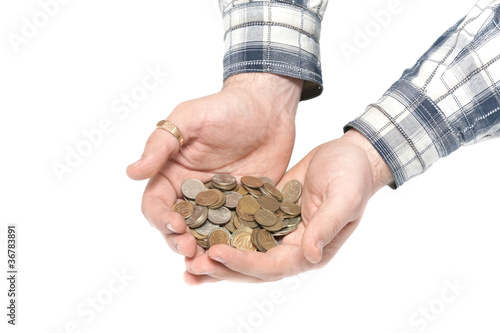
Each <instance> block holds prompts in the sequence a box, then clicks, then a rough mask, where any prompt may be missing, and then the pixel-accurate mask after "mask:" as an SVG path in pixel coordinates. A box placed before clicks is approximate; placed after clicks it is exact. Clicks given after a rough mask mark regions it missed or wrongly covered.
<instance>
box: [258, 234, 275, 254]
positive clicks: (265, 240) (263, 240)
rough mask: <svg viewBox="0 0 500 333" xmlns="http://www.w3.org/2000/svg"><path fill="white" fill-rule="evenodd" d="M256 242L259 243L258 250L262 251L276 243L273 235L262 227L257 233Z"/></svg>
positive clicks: (267, 249)
mask: <svg viewBox="0 0 500 333" xmlns="http://www.w3.org/2000/svg"><path fill="white" fill-rule="evenodd" d="M257 243H258V244H259V245H260V246H259V247H260V249H259V250H263V251H262V252H267V251H269V250H270V249H272V248H273V247H275V246H276V245H277V244H276V240H275V239H274V237H273V235H272V234H271V233H270V232H269V231H267V230H264V229H262V230H259V232H258V233H257Z"/></svg>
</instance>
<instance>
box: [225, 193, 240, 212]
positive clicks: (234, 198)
mask: <svg viewBox="0 0 500 333" xmlns="http://www.w3.org/2000/svg"><path fill="white" fill-rule="evenodd" d="M224 194H225V195H226V203H225V204H224V206H226V207H227V208H231V209H235V208H236V206H238V202H239V201H240V199H241V198H243V196H242V195H241V194H239V193H237V192H226V193H224Z"/></svg>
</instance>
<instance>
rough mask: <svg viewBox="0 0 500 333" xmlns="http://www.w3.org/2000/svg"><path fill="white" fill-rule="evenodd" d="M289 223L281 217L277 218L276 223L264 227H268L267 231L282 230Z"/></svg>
mask: <svg viewBox="0 0 500 333" xmlns="http://www.w3.org/2000/svg"><path fill="white" fill-rule="evenodd" d="M286 226H287V225H286V224H285V222H284V220H281V219H278V218H277V219H276V223H275V224H274V225H271V226H265V225H263V226H262V227H263V228H264V229H266V230H267V231H271V232H278V231H280V230H281V229H283V228H284V227H286Z"/></svg>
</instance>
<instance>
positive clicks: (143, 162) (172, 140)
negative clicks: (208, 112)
mask: <svg viewBox="0 0 500 333" xmlns="http://www.w3.org/2000/svg"><path fill="white" fill-rule="evenodd" d="M176 126H177V127H178V129H179V130H180V131H181V133H182V134H183V135H184V134H185V133H184V132H182V128H179V124H176ZM180 127H182V125H180ZM184 139H185V140H187V138H186V137H184ZM180 147H181V145H180V143H179V141H178V140H177V138H176V137H175V136H174V135H173V134H172V133H169V132H168V131H166V130H164V129H156V130H154V132H153V133H152V134H151V135H150V136H149V139H148V141H147V142H146V147H145V148H144V152H143V154H142V156H141V158H140V159H139V160H138V161H136V162H135V163H133V164H131V165H129V166H128V167H127V175H128V176H129V177H130V178H132V179H134V180H142V179H148V178H151V177H153V176H154V175H155V174H156V173H158V171H159V170H160V169H161V168H162V167H163V165H164V164H165V163H166V162H167V160H168V159H170V158H171V157H172V156H174V155H175V154H177V152H178V151H179V149H180Z"/></svg>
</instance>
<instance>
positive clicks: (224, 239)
mask: <svg viewBox="0 0 500 333" xmlns="http://www.w3.org/2000/svg"><path fill="white" fill-rule="evenodd" d="M230 238H231V234H230V233H229V231H227V230H226V229H224V228H215V229H212V231H210V234H209V235H208V246H209V247H210V246H214V245H216V244H226V245H231V243H230Z"/></svg>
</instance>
